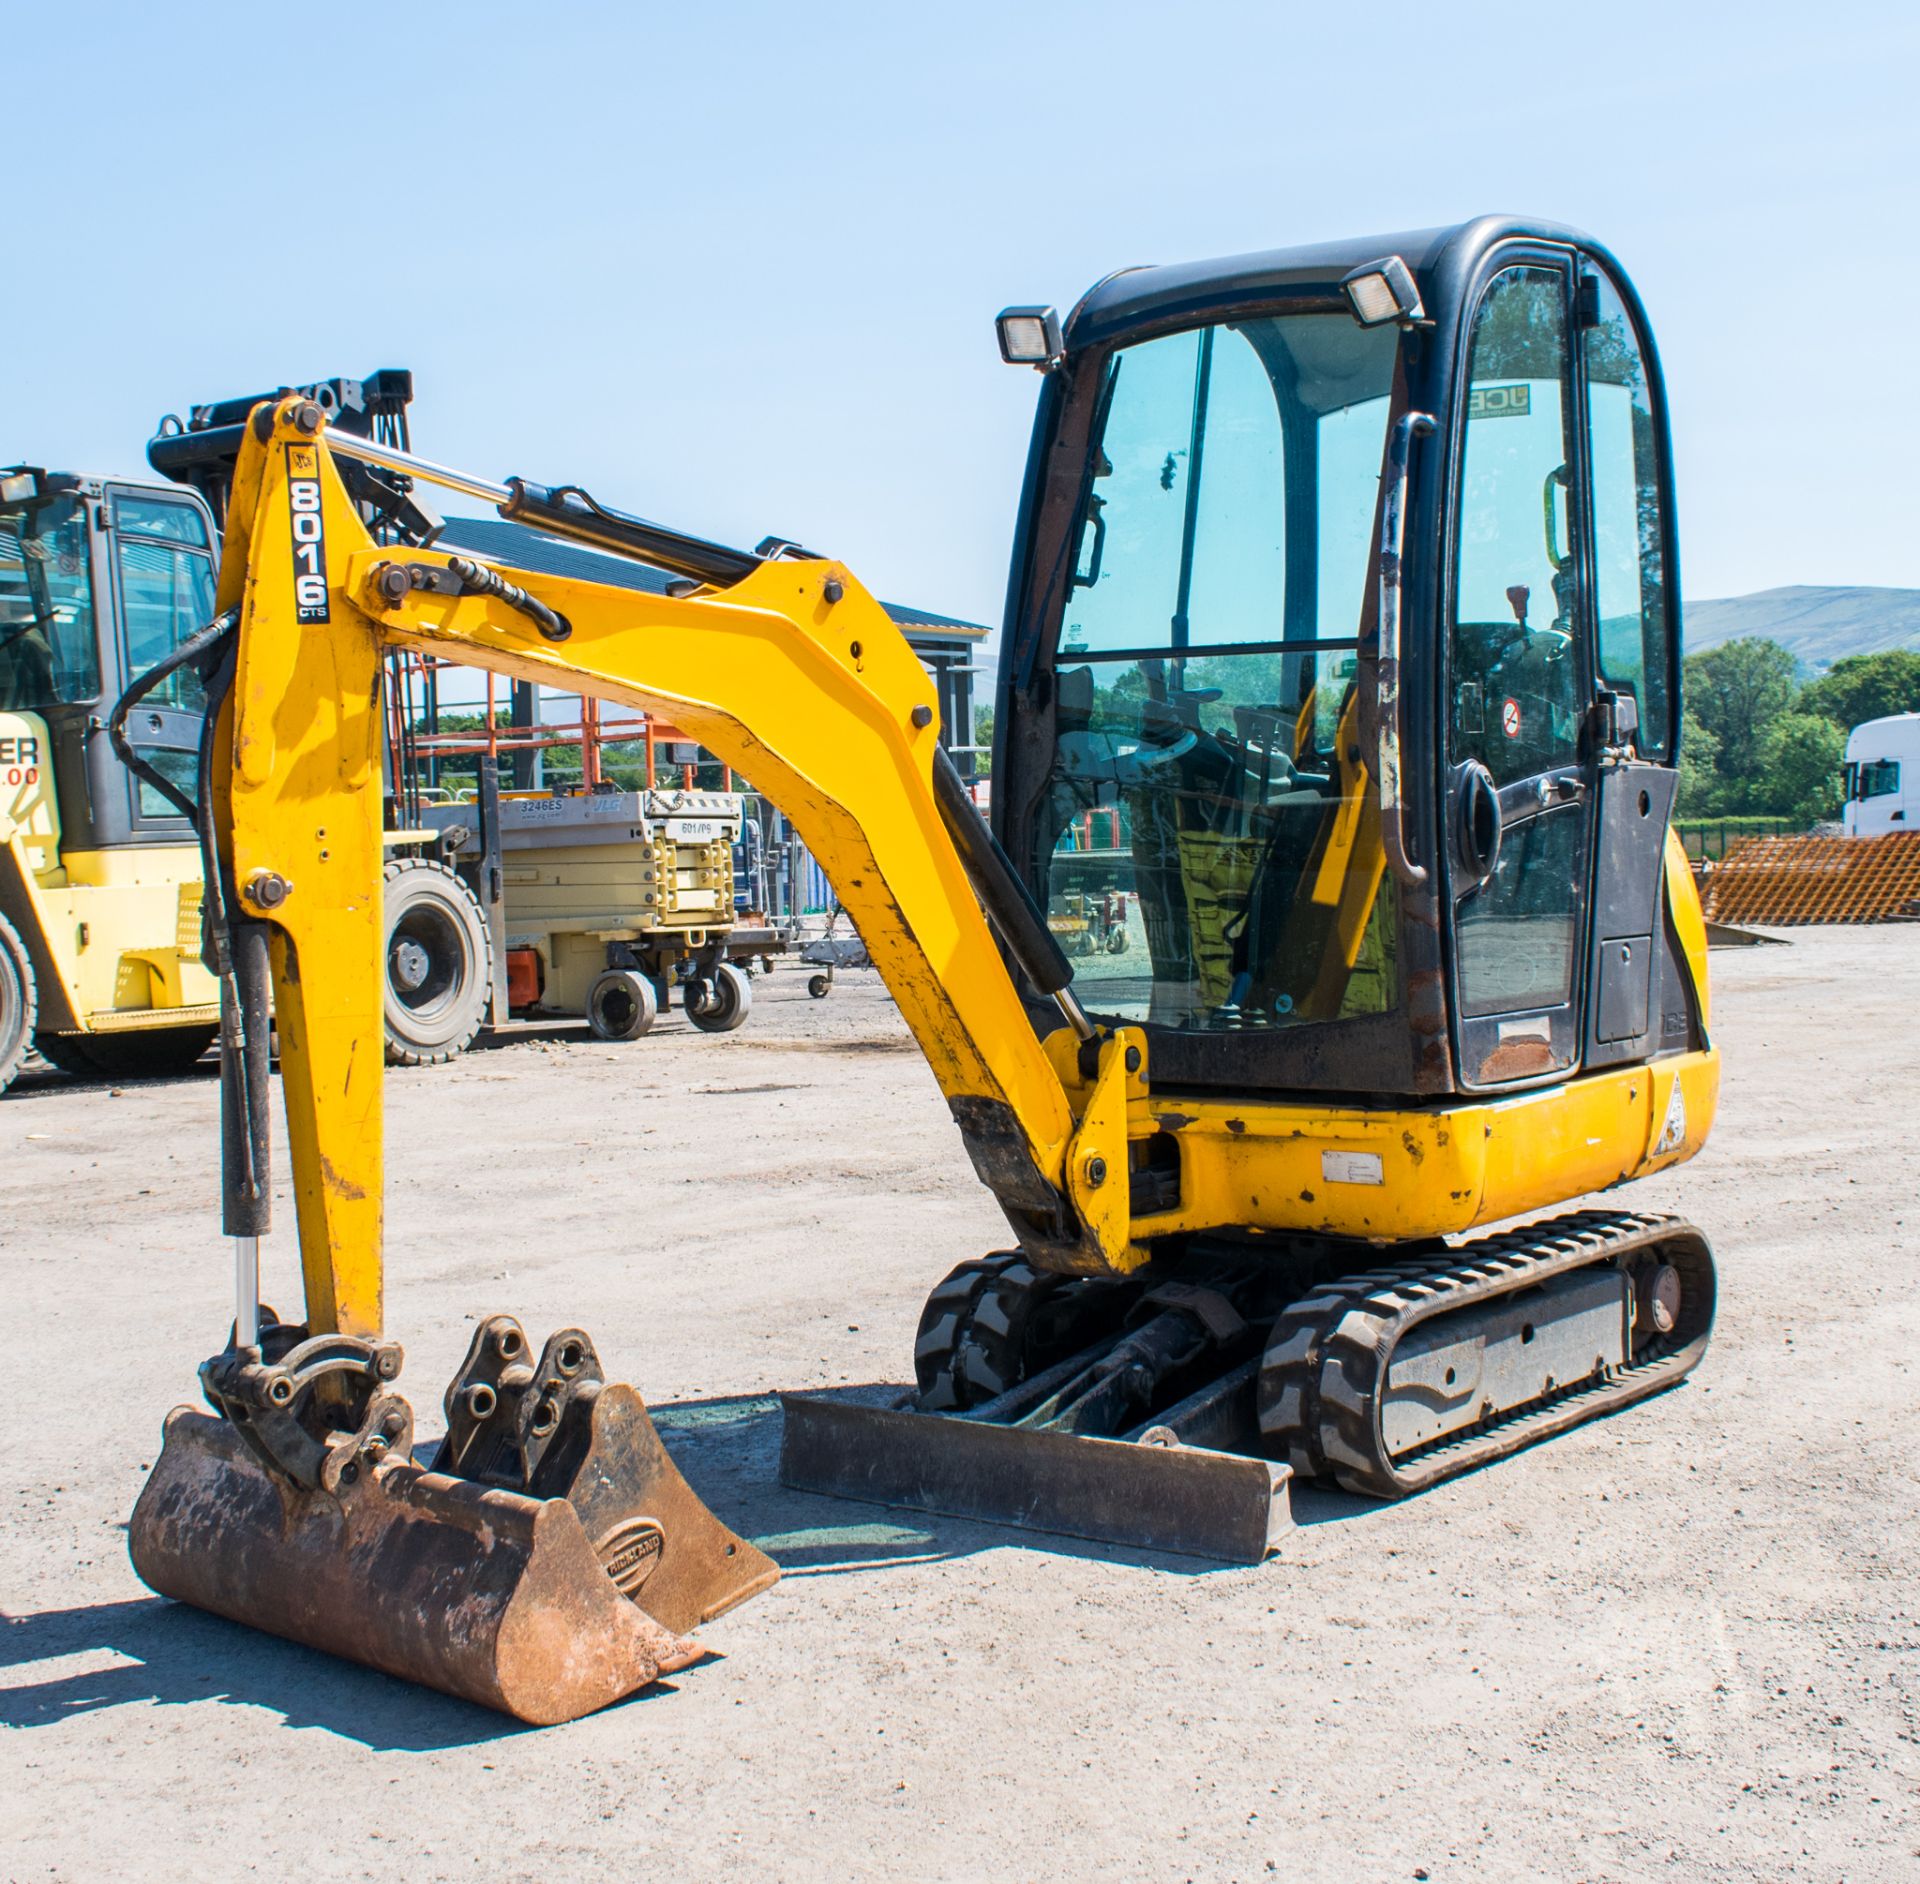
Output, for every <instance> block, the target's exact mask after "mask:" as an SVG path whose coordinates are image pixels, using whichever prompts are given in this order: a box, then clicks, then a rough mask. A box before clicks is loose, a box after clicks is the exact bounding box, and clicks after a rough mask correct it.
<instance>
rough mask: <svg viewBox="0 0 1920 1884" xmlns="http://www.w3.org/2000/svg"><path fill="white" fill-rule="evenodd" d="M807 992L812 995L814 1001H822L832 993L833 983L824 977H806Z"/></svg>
mask: <svg viewBox="0 0 1920 1884" xmlns="http://www.w3.org/2000/svg"><path fill="white" fill-rule="evenodd" d="M807 992H808V993H809V994H810V995H812V996H813V998H814V999H815V1000H816V1001H824V1000H825V999H826V998H827V996H828V995H829V994H831V993H832V992H833V983H832V982H831V981H830V980H829V979H828V978H827V977H826V976H825V975H809V976H808V977H807Z"/></svg>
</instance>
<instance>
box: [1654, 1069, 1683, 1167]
mask: <svg viewBox="0 0 1920 1884" xmlns="http://www.w3.org/2000/svg"><path fill="white" fill-rule="evenodd" d="M1686 1142H1687V1096H1686V1094H1685V1093H1683V1092H1682V1091H1681V1090H1680V1080H1679V1076H1678V1075H1675V1077H1674V1082H1673V1092H1672V1095H1671V1096H1670V1097H1669V1098H1668V1100H1667V1121H1666V1123H1665V1124H1664V1125H1662V1126H1661V1128H1660V1137H1659V1139H1658V1141H1657V1142H1656V1143H1655V1145H1654V1147H1653V1155H1654V1156H1655V1157H1656V1158H1657V1157H1659V1156H1660V1155H1661V1153H1662V1152H1667V1151H1678V1150H1679V1149H1680V1147H1681V1146H1682V1145H1684V1144H1685V1143H1686Z"/></svg>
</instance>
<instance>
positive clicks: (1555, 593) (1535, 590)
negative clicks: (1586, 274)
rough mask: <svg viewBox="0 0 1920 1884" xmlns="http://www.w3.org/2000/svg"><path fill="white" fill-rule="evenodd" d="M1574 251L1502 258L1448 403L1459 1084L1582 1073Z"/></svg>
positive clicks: (1582, 697) (1584, 704)
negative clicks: (1452, 428) (1452, 434)
mask: <svg viewBox="0 0 1920 1884" xmlns="http://www.w3.org/2000/svg"><path fill="white" fill-rule="evenodd" d="M1573 332H1574V272H1573V267H1572V258H1571V257H1570V256H1569V255H1567V254H1566V253H1565V252H1563V251H1559V250H1553V249H1538V250H1524V251H1523V250H1509V251H1504V252H1503V253H1502V254H1501V255H1500V256H1499V257H1498V259H1497V260H1496V263H1495V265H1494V267H1493V268H1492V270H1491V271H1490V273H1489V274H1488V276H1487V277H1486V279H1485V280H1484V281H1483V283H1482V285H1481V288H1480V292H1479V296H1478V299H1477V302H1476V304H1475V308H1474V312H1473V315H1472V317H1471V325H1470V328H1469V334H1468V346H1467V355H1466V362H1465V372H1464V377H1463V380H1462V383H1461V384H1460V385H1459V387H1458V388H1457V391H1456V400H1457V404H1456V408H1455V409H1456V412H1457V413H1458V414H1459V415H1460V420H1459V423H1458V426H1457V428H1456V429H1457V438H1458V443H1457V447H1456V449H1457V457H1456V459H1455V461H1454V479H1455V485H1454V502H1453V544H1452V556H1451V562H1450V568H1449V577H1448V584H1447V589H1446V595H1447V602H1446V613H1445V615H1444V617H1443V624H1444V627H1443V632H1444V634H1445V638H1446V641H1447V649H1446V653H1447V661H1448V671H1447V679H1446V690H1447V698H1448V714H1447V717H1448V738H1447V761H1446V762H1447V777H1446V781H1445V791H1444V794H1443V815H1444V821H1445V830H1444V837H1445V840H1446V844H1445V848H1446V851H1447V876H1448V881H1449V886H1450V895H1449V909H1450V917H1451V921H1450V928H1451V944H1452V956H1453V965H1454V992H1455V1003H1454V1012H1455V1043H1456V1048H1457V1051H1458V1055H1459V1062H1458V1063H1459V1067H1460V1074H1461V1080H1462V1083H1463V1085H1465V1086H1467V1087H1469V1088H1476V1087H1489V1086H1505V1085H1511V1084H1516V1083H1523V1082H1529V1081H1536V1080H1541V1079H1547V1078H1557V1077H1564V1076H1565V1075H1566V1074H1567V1073H1569V1072H1571V1071H1572V1070H1573V1069H1574V1068H1576V1067H1577V1066H1578V1065H1579V1064H1580V1059H1581V1050H1582V1045H1583V1029H1582V1026H1581V1012H1582V1001H1583V992H1584V990H1583V984H1584V982H1585V979H1586V973H1585V971H1586V966H1587V960H1588V941H1589V935H1590V908H1589V883H1590V879H1591V873H1592V864H1593V835H1594V808H1595V790H1594V785H1595V774H1594V766H1593V762H1592V758H1591V754H1590V744H1589V741H1588V739H1587V737H1586V734H1587V730H1588V720H1589V715H1590V713H1591V710H1592V706H1593V699H1594V691H1595V690H1594V685H1593V680H1592V666H1591V661H1590V659H1589V657H1588V651H1587V640H1588V637H1587V631H1586V629H1585V627H1584V626H1583V624H1582V620H1581V613H1582V607H1581V589H1582V584H1581V581H1580V564H1581V545H1580V542H1579V530H1580V523H1579V519H1580V518H1581V517H1582V516H1583V514H1584V507H1583V506H1582V505H1581V504H1580V503H1579V502H1578V501H1576V500H1577V484H1578V480H1579V478H1580V475H1581V474H1580V465H1581V460H1582V449H1581V444H1582V441H1581V437H1580V429H1579V423H1578V407H1577V402H1576V372H1575V365H1574V348H1573V344H1572V339H1573Z"/></svg>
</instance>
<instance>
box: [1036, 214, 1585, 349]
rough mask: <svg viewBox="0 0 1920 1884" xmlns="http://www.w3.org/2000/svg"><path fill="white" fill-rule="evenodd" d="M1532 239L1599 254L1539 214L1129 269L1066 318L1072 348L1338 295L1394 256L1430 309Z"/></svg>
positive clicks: (1111, 278) (1097, 289)
mask: <svg viewBox="0 0 1920 1884" xmlns="http://www.w3.org/2000/svg"><path fill="white" fill-rule="evenodd" d="M1526 237H1533V238H1534V239H1536V240H1539V241H1546V242H1561V243H1576V244H1578V245H1580V246H1581V247H1583V248H1588V249H1595V248H1597V246H1598V245H1597V244H1595V243H1594V242H1593V241H1592V239H1591V238H1590V237H1588V236H1584V235H1582V234H1581V233H1580V232H1579V231H1578V230H1577V229H1570V228H1568V227H1567V226H1566V225H1565V224H1563V223H1556V222H1546V221H1543V220H1541V219H1540V218H1539V217H1534V216H1515V215H1490V216H1476V217H1475V218H1473V219H1472V220H1471V221H1469V222H1460V223H1453V224H1450V225H1448V226H1447V227H1444V228H1438V229H1413V230H1403V231H1402V232H1401V233H1399V234H1398V235H1375V236H1344V237H1342V238H1341V239H1340V240H1338V241H1335V242H1315V243H1308V244H1306V245H1304V246H1302V247H1298V248H1288V249H1267V250H1264V251H1262V252H1260V253H1258V254H1252V255H1229V256H1223V257H1220V258H1217V259H1215V260H1212V261H1198V262H1173V263H1169V264H1167V265H1165V266H1161V267H1139V268H1123V269H1121V270H1119V271H1118V272H1117V273H1115V274H1111V275H1109V276H1107V278H1106V279H1105V280H1104V281H1100V282H1097V283H1095V285H1094V286H1093V287H1092V288H1090V289H1088V291H1087V292H1086V294H1085V295H1083V296H1082V297H1081V299H1080V303H1079V305H1078V306H1077V307H1076V308H1075V309H1074V310H1073V312H1072V314H1070V315H1069V316H1068V318H1067V324H1066V343H1067V347H1068V349H1069V350H1070V351H1071V350H1074V349H1077V348H1081V347H1089V346H1097V345H1100V344H1102V343H1104V342H1106V341H1110V340H1112V339H1114V338H1116V337H1117V336H1119V335H1121V334H1124V333H1128V332H1131V331H1132V330H1133V329H1135V328H1145V327H1159V326H1162V325H1167V326H1175V325H1179V324H1181V323H1182V322H1186V321H1192V320H1199V319H1204V318H1206V317H1207V316H1209V315H1215V314H1224V313H1228V312H1230V311H1231V310H1232V309H1234V308H1236V307H1240V306H1244V305H1245V304H1247V303H1249V302H1254V301H1260V300H1264V299H1267V298H1268V297H1270V296H1273V295H1275V294H1285V293H1287V292H1289V291H1292V292H1296V293H1297V292H1302V291H1308V290H1312V289H1315V288H1319V289H1324V290H1328V291H1331V290H1333V289H1334V288H1335V287H1336V285H1337V284H1338V282H1339V280H1340V278H1341V277H1342V276H1343V275H1345V274H1348V273H1349V272H1350V271H1352V270H1353V269H1356V268H1358V267H1360V266H1361V265H1362V264H1363V263H1366V262H1371V261H1377V260H1378V259H1379V258H1380V257H1382V256H1384V255H1397V256H1399V257H1400V259H1401V260H1402V261H1403V262H1405V263H1406V265H1407V266H1408V267H1409V268H1410V269H1412V271H1413V274H1414V279H1415V280H1416V281H1417V282H1418V283H1419V285H1420V290H1421V293H1422V295H1423V296H1425V297H1426V298H1427V299H1428V301H1429V303H1431V302H1433V301H1434V300H1437V299H1438V298H1440V296H1441V294H1442V293H1443V291H1444V290H1445V288H1446V287H1447V285H1448V284H1449V283H1450V282H1452V281H1454V280H1455V279H1457V278H1459V277H1460V276H1463V275H1464V274H1465V273H1467V272H1469V271H1470V270H1471V269H1472V267H1473V265H1474V263H1475V262H1476V261H1477V260H1478V259H1479V257H1480V255H1481V254H1482V253H1484V251H1485V250H1487V249H1488V248H1490V247H1491V246H1492V245H1493V244H1494V243H1496V242H1502V241H1507V240H1511V239H1514V238H1526Z"/></svg>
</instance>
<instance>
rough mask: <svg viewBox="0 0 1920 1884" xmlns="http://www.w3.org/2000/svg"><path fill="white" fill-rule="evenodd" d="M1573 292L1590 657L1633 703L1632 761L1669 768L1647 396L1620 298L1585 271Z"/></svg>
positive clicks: (1657, 474) (1667, 625)
mask: <svg viewBox="0 0 1920 1884" xmlns="http://www.w3.org/2000/svg"><path fill="white" fill-rule="evenodd" d="M1581 286H1582V302H1583V309H1582V314H1583V318H1582V331H1581V336H1580V348H1581V365H1582V367H1583V369H1584V378H1585V383H1586V427H1587V456H1588V463H1589V466H1590V467H1591V481H1592V489H1593V578H1594V616H1595V629H1596V637H1595V642H1596V645H1595V654H1596V658H1597V664H1598V666H1599V669H1600V678H1601V680H1602V682H1603V683H1604V684H1605V685H1606V686H1608V687H1610V688H1612V689H1613V690H1614V691H1615V692H1616V693H1621V694H1631V695H1632V696H1633V700H1634V703H1635V706H1636V708H1637V711H1638V718H1639V728H1638V731H1637V733H1636V734H1635V739H1636V741H1637V743H1638V745H1639V748H1640V755H1641V757H1642V758H1646V759H1652V760H1655V761H1656V762H1659V763H1663V764H1670V763H1671V762H1672V759H1673V717H1674V716H1673V701H1672V678H1671V677H1672V665H1673V637H1674V621H1673V615H1674V610H1673V601H1672V595H1671V592H1670V590H1671V580H1672V578H1671V572H1670V571H1669V570H1668V569H1667V566H1666V551H1665V543H1666V518H1665V504H1666V493H1665V492H1664V491H1663V489H1662V488H1661V469H1662V467H1661V463H1660V450H1659V438H1660V428H1659V425H1658V423H1657V415H1656V413H1655V411H1654V398H1655V393H1654V388H1653V385H1652V383H1651V374H1650V373H1649V370H1648V362H1647V356H1646V350H1645V347H1644V345H1643V343H1642V341H1641V338H1640V335H1639V334H1638V332H1637V331H1636V329H1635V327H1634V322H1633V317H1632V315H1631V313H1630V312H1629V311H1628V309H1627V306H1626V304H1625V302H1624V300H1623V299H1622V297H1621V295H1620V292H1619V290H1618V289H1617V288H1616V287H1615V286H1614V284H1613V283H1612V282H1611V281H1609V280H1608V279H1607V277H1606V275H1605V273H1604V272H1602V271H1600V270H1598V269H1597V268H1595V267H1594V266H1593V265H1592V264H1591V263H1589V264H1588V265H1587V268H1586V270H1585V273H1584V277H1583V280H1582V284H1581Z"/></svg>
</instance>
